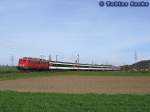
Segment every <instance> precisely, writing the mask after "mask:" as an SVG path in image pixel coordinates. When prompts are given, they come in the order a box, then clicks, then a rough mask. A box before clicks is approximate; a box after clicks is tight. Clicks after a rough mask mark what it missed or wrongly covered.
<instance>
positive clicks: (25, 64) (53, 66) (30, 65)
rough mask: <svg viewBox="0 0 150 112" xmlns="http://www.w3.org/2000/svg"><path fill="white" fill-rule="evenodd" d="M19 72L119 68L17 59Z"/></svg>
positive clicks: (107, 69) (27, 58)
mask: <svg viewBox="0 0 150 112" xmlns="http://www.w3.org/2000/svg"><path fill="white" fill-rule="evenodd" d="M18 69H20V70H89V71H94V70H95V71H118V70H120V68H119V67H116V66H112V65H93V64H81V63H70V62H61V61H48V60H45V59H40V58H31V57H23V58H20V59H19V62H18Z"/></svg>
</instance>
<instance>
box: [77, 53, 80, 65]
mask: <svg viewBox="0 0 150 112" xmlns="http://www.w3.org/2000/svg"><path fill="white" fill-rule="evenodd" d="M77 62H78V64H79V63H80V56H79V54H78V55H77Z"/></svg>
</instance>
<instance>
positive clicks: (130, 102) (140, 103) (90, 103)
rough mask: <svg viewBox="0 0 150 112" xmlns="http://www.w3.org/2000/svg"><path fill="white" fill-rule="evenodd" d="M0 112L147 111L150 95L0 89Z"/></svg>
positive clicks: (149, 110) (149, 107) (149, 111)
mask: <svg viewBox="0 0 150 112" xmlns="http://www.w3.org/2000/svg"><path fill="white" fill-rule="evenodd" d="M0 112H150V95H105V94H57V93H18V92H10V91H5V92H0Z"/></svg>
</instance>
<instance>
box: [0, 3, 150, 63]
mask: <svg viewBox="0 0 150 112" xmlns="http://www.w3.org/2000/svg"><path fill="white" fill-rule="evenodd" d="M149 12H150V7H147V8H131V7H128V8H106V7H103V8H102V7H100V6H99V5H98V0H0V51H1V53H0V64H11V57H12V56H14V59H15V63H17V61H18V59H19V58H21V57H40V56H41V55H43V56H44V58H46V59H47V58H48V56H49V55H51V57H52V59H53V60H55V56H56V55H58V60H60V61H69V62H74V61H75V60H76V58H77V54H79V55H80V62H81V63H95V64H113V65H124V64H132V63H134V62H135V60H134V54H135V52H136V54H137V58H138V60H137V61H139V60H147V59H150V13H149Z"/></svg>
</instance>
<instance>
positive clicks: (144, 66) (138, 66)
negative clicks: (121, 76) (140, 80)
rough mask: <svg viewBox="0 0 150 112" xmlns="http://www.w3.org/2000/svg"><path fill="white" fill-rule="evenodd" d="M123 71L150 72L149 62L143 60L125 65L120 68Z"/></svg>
mask: <svg viewBox="0 0 150 112" xmlns="http://www.w3.org/2000/svg"><path fill="white" fill-rule="evenodd" d="M121 69H122V70H125V71H141V72H150V60H143V61H140V62H137V63H134V64H132V65H125V66H122V67H121Z"/></svg>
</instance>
